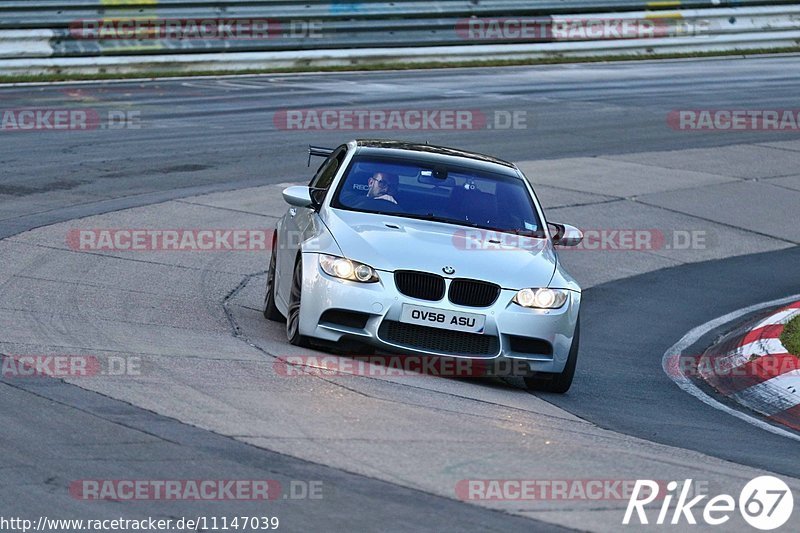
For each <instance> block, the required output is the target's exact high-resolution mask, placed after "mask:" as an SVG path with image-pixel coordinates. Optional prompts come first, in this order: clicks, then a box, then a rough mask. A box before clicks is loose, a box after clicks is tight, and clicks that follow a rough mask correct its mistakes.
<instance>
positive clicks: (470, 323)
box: [400, 304, 486, 333]
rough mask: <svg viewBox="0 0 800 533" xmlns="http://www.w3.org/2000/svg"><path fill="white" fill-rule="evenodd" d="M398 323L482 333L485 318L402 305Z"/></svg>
mask: <svg viewBox="0 0 800 533" xmlns="http://www.w3.org/2000/svg"><path fill="white" fill-rule="evenodd" d="M400 322H404V323H406V324H416V325H418V326H429V327H432V328H441V329H449V330H455V331H468V332H470V333H483V327H484V326H485V325H486V316H485V315H476V314H474V313H461V312H459V311H448V310H445V309H436V308H434V307H422V306H421V305H410V304H403V312H402V313H401V315H400Z"/></svg>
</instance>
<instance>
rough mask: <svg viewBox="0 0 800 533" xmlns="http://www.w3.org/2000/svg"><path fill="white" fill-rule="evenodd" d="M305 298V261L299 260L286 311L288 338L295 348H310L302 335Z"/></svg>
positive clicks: (293, 276)
mask: <svg viewBox="0 0 800 533" xmlns="http://www.w3.org/2000/svg"><path fill="white" fill-rule="evenodd" d="M302 297H303V259H302V258H301V257H298V258H297V262H296V263H295V264H294V273H293V274H292V289H291V291H290V292H289V308H288V309H287V310H286V338H287V339H289V343H291V344H294V345H295V346H302V347H303V348H308V347H310V346H311V343H310V342H309V340H308V337H306V336H305V335H300V304H301V300H302Z"/></svg>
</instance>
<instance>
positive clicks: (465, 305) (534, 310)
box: [264, 140, 583, 392]
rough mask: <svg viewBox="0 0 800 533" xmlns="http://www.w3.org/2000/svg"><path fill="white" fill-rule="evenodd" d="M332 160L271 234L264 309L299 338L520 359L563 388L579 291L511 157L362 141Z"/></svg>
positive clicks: (297, 192)
mask: <svg viewBox="0 0 800 533" xmlns="http://www.w3.org/2000/svg"><path fill="white" fill-rule="evenodd" d="M312 155H313V156H320V157H324V161H323V162H322V164H321V165H320V166H319V168H318V169H317V172H316V174H315V175H314V177H313V178H312V179H311V182H310V183H309V185H308V186H307V187H305V186H294V187H289V188H287V189H286V190H284V191H283V197H284V199H285V200H286V202H287V203H288V204H289V205H290V207H289V209H288V210H287V212H286V214H285V215H284V216H283V217H282V218H281V219H280V220H279V221H278V224H277V228H276V230H275V235H274V238H273V239H272V255H271V258H270V263H269V270H268V274H267V287H266V297H265V303H264V316H265V317H267V318H268V319H270V320H275V321H283V320H285V322H286V334H287V337H288V339H289V341H290V342H291V343H292V344H295V345H300V346H308V345H310V344H315V345H319V344H320V343H322V345H323V346H325V345H326V346H329V347H336V346H339V347H342V346H349V345H351V344H352V343H358V344H357V345H358V346H367V347H370V348H371V349H379V350H382V351H389V352H399V353H404V354H413V355H424V356H434V357H447V358H469V359H473V360H483V361H487V362H493V363H496V362H500V361H505V362H509V361H512V362H514V363H515V365H516V366H519V365H522V366H523V367H524V368H525V370H526V372H525V374H524V376H523V377H524V379H525V383H526V385H527V386H528V387H529V388H532V389H536V390H544V391H550V392H566V391H567V390H568V389H569V387H570V385H571V383H572V378H573V375H574V372H575V364H576V361H577V357H578V344H579V328H580V326H579V318H578V317H579V309H580V303H581V289H580V287H579V286H578V284H577V283H576V282H575V280H573V279H572V278H571V277H570V275H569V274H567V272H566V271H565V270H564V269H563V268H562V266H561V264H560V262H559V260H558V253H557V251H556V248H555V247H556V246H575V245H577V244H579V243H580V241H581V239H582V237H583V236H582V234H581V232H580V231H579V230H578V229H577V228H575V227H572V226H568V225H565V224H554V223H547V222H546V219H545V216H544V213H543V212H542V208H541V206H540V205H539V202H538V200H537V198H536V194H535V192H534V190H533V188H532V186H531V184H530V183H529V182H528V180H527V179H526V178H525V176H524V175H523V173H522V172H521V171H520V170H519V169H518V168H517V167H516V166H515V165H513V164H512V163H508V162H506V161H502V160H500V159H496V158H494V157H490V156H486V155H482V154H477V153H472V152H466V151H461V150H456V149H452V148H445V147H439V146H431V145H427V144H424V145H420V144H411V143H405V142H400V141H385V140H356V141H350V142H348V143H346V144H343V145H341V146H339V147H338V148H335V149H326V148H319V147H310V148H309V160H310V158H311V156H312Z"/></svg>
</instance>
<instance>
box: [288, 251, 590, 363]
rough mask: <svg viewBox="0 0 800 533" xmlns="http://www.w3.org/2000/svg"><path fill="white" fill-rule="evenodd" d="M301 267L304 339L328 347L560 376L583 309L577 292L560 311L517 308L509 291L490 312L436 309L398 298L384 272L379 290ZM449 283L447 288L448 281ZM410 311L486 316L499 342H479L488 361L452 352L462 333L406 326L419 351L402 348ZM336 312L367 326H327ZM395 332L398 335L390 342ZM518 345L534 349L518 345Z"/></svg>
mask: <svg viewBox="0 0 800 533" xmlns="http://www.w3.org/2000/svg"><path fill="white" fill-rule="evenodd" d="M303 259H304V260H303V295H302V306H301V310H300V333H301V334H302V335H306V336H309V337H313V338H317V339H321V340H325V341H329V342H337V341H340V340H342V339H355V340H358V341H360V342H363V343H365V344H370V345H372V346H375V347H376V348H379V349H383V350H387V351H392V352H401V353H406V354H414V355H434V356H445V357H455V358H469V359H483V360H489V361H494V362H495V363H497V362H499V361H500V360H509V361H514V362H519V361H523V362H525V364H527V366H528V368H529V370H530V371H532V372H549V373H559V372H561V371H563V369H564V366H565V364H566V362H567V357H568V355H569V351H570V347H571V345H572V337H573V335H574V332H575V325H576V323H577V320H578V311H579V309H580V299H581V294H580V293H579V292H574V291H570V292H569V294H570V297H569V298H568V300H567V302H566V303H565V304H564V305H563V306H562V307H561V308H559V309H528V308H524V307H521V306H518V305H516V304H514V303H512V301H511V300H512V298H513V297H514V295H515V294H516V292H517V291H516V290H508V289H503V290H502V291H501V293H500V296H499V298H498V299H497V300H496V301H495V303H494V304H492V305H491V306H489V307H483V308H476V307H467V306H460V305H455V304H452V303H451V302H450V301H448V299H447V297H446V296H445V298H444V299H442V300H440V301H436V302H432V301H428V300H419V299H416V298H410V297H408V296H405V295H404V294H402V293H400V292H399V291H398V290H397V287H396V286H395V283H394V275H393V274H392V273H391V272H386V271H379V272H378V275H379V277H380V281H379V282H377V283H358V282H353V281H344V280H339V279H336V278H333V277H331V276H328V275H327V274H325V273H324V272H322V270H321V269H320V267H319V261H318V257H317V254H313V253H308V254H304V256H303ZM446 283H447V284H448V288H449V280H446ZM404 303H408V304H413V305H420V306H425V307H432V308H437V309H445V310H450V311H459V312H464V313H477V314H483V315H485V316H486V325H485V328H484V333H483V335H481V337H483V336H487V338H488V337H492V338H493V339H490V340H491V342H484V341H485V339H476V340H478V341H481V342H480V343H479V344H480V345H481V346H487V347H488V348H487V349H486V351H485V352H484V353H473V352H469V353H464V352H459V351H458V350H452V349H449V345H450V343H449V342H448V339H452V340H453V341H456V340H458V341H460V340H461V339H460V338H458V334H457V333H456V334H455V335H456V336H455V337H453V336H452V335H453V334H454V333H453V332H451V331H450V330H446V329H440V328H433V327H424V326H417V327H419V328H423V329H424V330H427V331H425V332H422V331H421V330H416V331H415V330H411V331H408V330H405V329H404V326H402V325H401V329H404V331H403V332H404V333H405V335H403V336H402V338H408V339H411V338H413V341H411V342H413V343H414V344H413V345H412V344H410V343H405V342H402V341H398V340H397V339H398V338H400V337H398V335H397V334H396V331H397V326H396V324H400V315H401V312H402V307H403V304H404ZM332 309H338V310H344V311H347V312H351V313H362V314H363V315H364V319H365V320H364V323H363V324H349V325H346V324H344V323H342V321H333V322H332V321H329V320H324V317H323V314H324V313H325V312H326V311H329V310H332ZM329 315H330V314H328V315H326V316H329ZM362 325H363V327H361V326H362ZM390 325H391V326H393V327H394V328H395V329H394V330H393V331H392V334H391V335H390V334H389V328H388V326H390ZM419 333H425V335H419ZM466 335H474V334H466ZM448 336H449V337H448ZM470 338H471V337H470ZM425 339H429V340H433V339H435V340H436V342H430V343H428V341H426V340H425ZM520 339H521V340H522V341H525V340H526V339H530V340H533V341H534V342H527V343H526V342H520ZM537 341H539V342H537ZM541 341H544V342H541ZM457 344H461V345H463V343H455V342H454V343H453V345H454V346H455V345H457ZM548 345H549V346H548ZM470 346H472V344H470ZM521 347H522V348H524V349H525V351H522V350H521V349H520V348H521ZM517 364H518V363H517Z"/></svg>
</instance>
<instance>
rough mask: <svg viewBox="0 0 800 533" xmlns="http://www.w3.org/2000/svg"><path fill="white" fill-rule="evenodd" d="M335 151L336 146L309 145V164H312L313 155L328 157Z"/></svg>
mask: <svg viewBox="0 0 800 533" xmlns="http://www.w3.org/2000/svg"><path fill="white" fill-rule="evenodd" d="M333 151H334V148H325V147H323V146H312V145H310V144H309V145H308V166H311V156H314V157H328V156H329V155H331V154H332V153H333Z"/></svg>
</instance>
